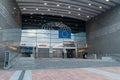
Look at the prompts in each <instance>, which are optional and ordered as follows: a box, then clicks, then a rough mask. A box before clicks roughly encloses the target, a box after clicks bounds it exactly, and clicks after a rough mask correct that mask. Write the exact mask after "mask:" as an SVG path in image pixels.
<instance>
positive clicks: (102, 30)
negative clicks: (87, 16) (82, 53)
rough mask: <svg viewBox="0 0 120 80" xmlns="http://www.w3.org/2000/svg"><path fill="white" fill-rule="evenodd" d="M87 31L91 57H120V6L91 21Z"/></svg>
mask: <svg viewBox="0 0 120 80" xmlns="http://www.w3.org/2000/svg"><path fill="white" fill-rule="evenodd" d="M86 30H87V44H88V53H89V57H91V58H93V57H94V54H96V55H97V58H102V57H103V56H112V57H114V56H115V57H117V56H119V57H120V42H119V41H120V6H116V7H114V8H112V9H111V10H109V11H106V12H104V13H103V14H101V15H99V16H97V17H95V18H93V19H91V20H89V21H88V22H87V25H86Z"/></svg>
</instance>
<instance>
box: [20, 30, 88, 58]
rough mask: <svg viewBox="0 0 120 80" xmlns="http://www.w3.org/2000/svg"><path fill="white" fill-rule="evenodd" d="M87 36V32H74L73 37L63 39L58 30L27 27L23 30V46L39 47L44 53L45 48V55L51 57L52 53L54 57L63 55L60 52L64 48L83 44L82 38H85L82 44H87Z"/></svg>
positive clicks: (73, 47)
mask: <svg viewBox="0 0 120 80" xmlns="http://www.w3.org/2000/svg"><path fill="white" fill-rule="evenodd" d="M85 37H86V35H85V33H79V34H78V33H76V34H73V33H72V34H71V39H62V38H59V31H58V30H44V29H29V30H28V29H27V30H22V35H21V46H24V47H25V46H26V47H37V48H38V53H39V52H40V51H41V52H42V53H43V51H44V50H45V53H44V57H50V56H51V55H52V56H54V57H62V54H60V53H62V52H63V50H64V48H67V49H76V48H77V46H78V44H79V45H80V44H81V42H80V41H81V40H84V43H83V42H82V45H81V46H83V45H86V44H85V43H86V40H85ZM80 38H81V39H80ZM83 38H84V39H83ZM48 53H53V54H48ZM39 54H40V53H39ZM39 54H38V56H40V57H42V55H39ZM45 54H46V55H45Z"/></svg>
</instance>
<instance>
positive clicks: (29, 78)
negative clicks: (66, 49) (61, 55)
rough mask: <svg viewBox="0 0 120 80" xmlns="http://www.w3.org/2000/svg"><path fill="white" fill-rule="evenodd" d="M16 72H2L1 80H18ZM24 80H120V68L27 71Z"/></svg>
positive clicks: (0, 72) (0, 73) (0, 74)
mask: <svg viewBox="0 0 120 80" xmlns="http://www.w3.org/2000/svg"><path fill="white" fill-rule="evenodd" d="M16 72H17V71H0V80H11V77H12V80H16V79H14V77H16V76H15V74H16ZM21 72H22V71H21ZM17 77H19V76H17ZM22 80H120V67H101V68H74V69H72V68H71V69H47V70H26V71H25V75H24V76H23V79H22Z"/></svg>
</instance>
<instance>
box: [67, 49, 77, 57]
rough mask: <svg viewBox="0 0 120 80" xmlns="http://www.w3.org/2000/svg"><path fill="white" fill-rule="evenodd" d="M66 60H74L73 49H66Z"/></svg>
mask: <svg viewBox="0 0 120 80" xmlns="http://www.w3.org/2000/svg"><path fill="white" fill-rule="evenodd" d="M66 52H67V58H75V49H66Z"/></svg>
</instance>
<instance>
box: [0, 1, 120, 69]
mask: <svg viewBox="0 0 120 80" xmlns="http://www.w3.org/2000/svg"><path fill="white" fill-rule="evenodd" d="M119 35H120V0H0V66H1V67H3V65H4V64H5V61H6V60H7V59H9V61H10V62H11V63H12V62H14V60H15V58H16V57H17V56H20V55H21V56H27V57H31V56H33V57H35V58H81V57H82V52H85V51H86V52H87V53H88V58H92V59H94V58H97V59H101V58H102V57H105V56H107V57H112V58H114V59H117V60H118V59H119V57H120V44H119V41H120V37H119ZM6 63H7V62H6Z"/></svg>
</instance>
